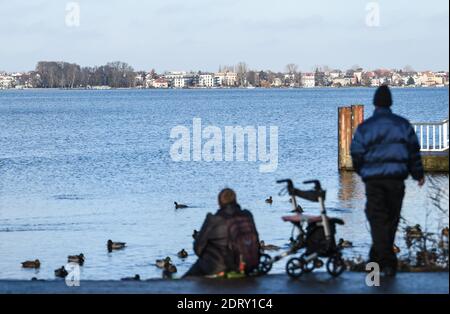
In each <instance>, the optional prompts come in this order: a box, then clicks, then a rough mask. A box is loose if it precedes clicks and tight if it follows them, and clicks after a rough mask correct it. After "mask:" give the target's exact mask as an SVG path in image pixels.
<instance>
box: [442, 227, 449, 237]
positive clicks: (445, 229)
mask: <svg viewBox="0 0 450 314" xmlns="http://www.w3.org/2000/svg"><path fill="white" fill-rule="evenodd" d="M441 234H442V236H443V237H447V238H448V227H445V228H444V229H442V231H441Z"/></svg>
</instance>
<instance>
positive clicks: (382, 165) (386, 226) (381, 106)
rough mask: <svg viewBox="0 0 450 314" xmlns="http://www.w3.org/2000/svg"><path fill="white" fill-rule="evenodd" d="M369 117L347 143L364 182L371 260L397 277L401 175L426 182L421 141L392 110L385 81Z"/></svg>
mask: <svg viewBox="0 0 450 314" xmlns="http://www.w3.org/2000/svg"><path fill="white" fill-rule="evenodd" d="M373 102H374V105H375V111H374V113H373V116H372V117H370V118H369V119H367V120H366V121H364V122H363V123H362V124H361V125H359V126H358V128H357V130H356V132H355V136H354V138H353V142H352V145H351V155H352V160H353V167H354V169H355V170H356V172H357V173H358V174H359V175H360V176H361V178H362V180H363V181H364V183H365V185H366V197H367V204H366V215H367V219H368V220H369V223H370V229H371V235H372V247H371V250H370V256H369V258H370V261H371V262H376V263H378V264H379V265H380V268H381V270H382V271H383V272H384V274H385V275H386V276H395V274H396V271H397V257H396V255H395V253H394V252H393V245H394V240H395V233H396V231H397V226H398V222H399V220H400V210H401V207H402V201H403V196H404V194H405V184H404V180H405V179H406V178H407V177H408V175H409V174H411V176H412V178H413V179H414V180H416V181H418V185H419V186H422V185H423V184H424V183H425V178H424V171H423V166H422V159H421V156H420V145H419V142H418V140H417V136H416V133H415V131H414V129H413V127H412V126H411V124H410V123H409V121H408V120H406V119H404V118H402V117H400V116H398V115H395V114H393V113H392V111H391V108H390V107H391V106H392V95H391V92H390V90H389V87H388V86H386V85H383V86H381V87H379V88H378V89H377V91H376V92H375V96H374V100H373Z"/></svg>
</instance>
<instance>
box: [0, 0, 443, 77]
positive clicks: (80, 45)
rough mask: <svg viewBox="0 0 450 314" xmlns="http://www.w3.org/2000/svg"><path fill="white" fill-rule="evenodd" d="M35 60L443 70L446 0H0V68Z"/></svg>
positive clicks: (206, 67)
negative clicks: (76, 16)
mask: <svg viewBox="0 0 450 314" xmlns="http://www.w3.org/2000/svg"><path fill="white" fill-rule="evenodd" d="M70 2H75V3H76V4H78V8H79V19H78V20H77V19H75V20H74V19H73V16H74V13H76V9H75V10H74V9H73V6H71V5H70ZM373 3H375V7H374V5H373ZM377 12H379V14H377ZM68 18H69V23H67V20H68ZM73 21H79V25H78V26H77V23H76V22H75V23H74V22H73ZM41 60H45V61H50V60H52V61H68V62H75V63H78V64H80V65H83V66H87V65H88V66H94V65H102V64H105V63H106V62H110V61H116V60H120V61H124V62H127V63H129V64H130V65H132V66H133V67H134V68H135V70H147V71H148V70H150V69H152V68H154V69H156V70H157V71H166V70H168V71H171V70H173V71H174V70H186V71H189V70H196V71H197V70H203V71H217V70H218V67H219V65H233V64H236V63H238V62H241V61H243V62H246V63H247V64H248V66H249V67H250V68H251V69H255V70H261V69H263V70H264V69H271V70H274V71H283V70H285V66H286V64H288V63H295V64H297V65H298V66H299V69H300V70H303V71H310V70H313V69H314V68H315V67H316V66H324V65H327V66H329V67H331V68H340V69H347V68H351V67H353V66H356V65H359V66H361V67H364V68H366V69H376V68H403V67H404V66H406V65H410V66H412V67H413V68H414V69H416V70H448V65H449V2H448V0H428V1H423V0H395V1H393V0H370V1H366V0H345V1H336V0H308V1H304V0H147V1H144V0H140V1H138V0H120V1H119V0H78V1H65V0H32V1H30V0H14V1H10V0H0V70H4V71H10V72H12V71H28V70H32V69H34V68H35V66H36V63H37V62H38V61H41Z"/></svg>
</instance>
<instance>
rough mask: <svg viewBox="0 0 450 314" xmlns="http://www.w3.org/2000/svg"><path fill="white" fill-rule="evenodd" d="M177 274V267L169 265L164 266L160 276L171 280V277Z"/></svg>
mask: <svg viewBox="0 0 450 314" xmlns="http://www.w3.org/2000/svg"><path fill="white" fill-rule="evenodd" d="M176 272H177V267H176V266H175V265H173V264H171V263H167V264H166V265H165V266H164V269H163V273H162V276H163V278H164V279H171V278H172V275H173V274H174V273H176Z"/></svg>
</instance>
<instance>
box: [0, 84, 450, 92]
mask: <svg viewBox="0 0 450 314" xmlns="http://www.w3.org/2000/svg"><path fill="white" fill-rule="evenodd" d="M376 88H378V86H343V87H333V86H315V87H254V88H247V87H189V88H176V87H168V88H139V87H108V88H82V87H75V88H60V87H32V88H0V91H7V90H15V91H23V90H67V91H69V90H73V91H75V90H82V91H108V90H255V89H256V90H316V89H336V90H340V89H376ZM391 88H392V89H433V90H435V89H448V88H449V86H448V85H447V86H391Z"/></svg>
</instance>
